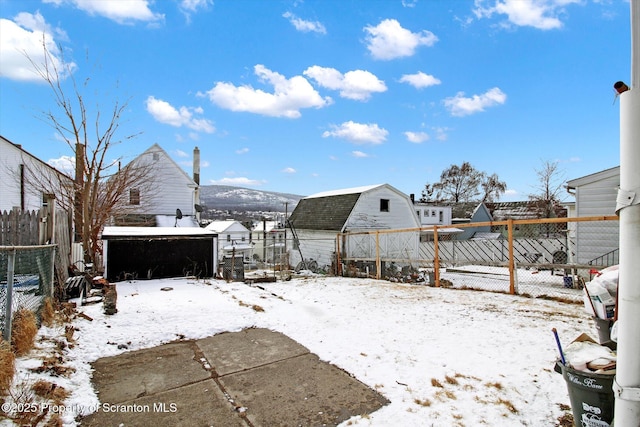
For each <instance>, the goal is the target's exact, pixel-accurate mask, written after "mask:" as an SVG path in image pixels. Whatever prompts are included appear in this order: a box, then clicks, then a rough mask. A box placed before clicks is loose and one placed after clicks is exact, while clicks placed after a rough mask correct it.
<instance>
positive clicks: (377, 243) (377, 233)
mask: <svg viewBox="0 0 640 427" xmlns="http://www.w3.org/2000/svg"><path fill="white" fill-rule="evenodd" d="M381 268H382V262H381V261H380V232H379V231H376V279H378V280H380V279H381V278H382V276H381V274H380V273H381V271H380V269H381Z"/></svg>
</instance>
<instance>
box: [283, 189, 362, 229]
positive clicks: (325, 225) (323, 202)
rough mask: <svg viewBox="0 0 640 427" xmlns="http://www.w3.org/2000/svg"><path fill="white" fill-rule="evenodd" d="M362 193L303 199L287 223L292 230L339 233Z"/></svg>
mask: <svg viewBox="0 0 640 427" xmlns="http://www.w3.org/2000/svg"><path fill="white" fill-rule="evenodd" d="M361 194H362V193H349V194H338V195H331V196H325V197H312V198H304V199H302V200H300V201H299V202H298V205H297V206H296V208H295V210H294V211H293V213H292V214H291V217H290V218H289V221H290V222H291V223H292V224H293V227H294V228H297V229H307V230H330V231H336V232H340V231H342V228H343V227H344V224H345V223H346V222H347V219H348V218H349V215H350V214H351V212H352V211H353V208H354V206H355V205H356V202H357V201H358V199H359V198H360V195H361Z"/></svg>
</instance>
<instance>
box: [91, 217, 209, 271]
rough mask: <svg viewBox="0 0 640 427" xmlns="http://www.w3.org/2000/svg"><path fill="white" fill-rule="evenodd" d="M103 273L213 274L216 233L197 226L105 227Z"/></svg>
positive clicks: (103, 234) (103, 236)
mask: <svg viewBox="0 0 640 427" xmlns="http://www.w3.org/2000/svg"><path fill="white" fill-rule="evenodd" d="M102 240H103V241H104V260H105V262H104V263H105V265H104V275H105V277H106V278H107V280H109V281H112V282H116V281H121V280H127V279H158V278H165V277H184V276H196V277H213V276H215V273H216V271H217V269H218V262H217V259H218V235H217V234H215V233H213V232H211V231H209V230H206V229H204V228H199V227H105V228H104V232H103V233H102Z"/></svg>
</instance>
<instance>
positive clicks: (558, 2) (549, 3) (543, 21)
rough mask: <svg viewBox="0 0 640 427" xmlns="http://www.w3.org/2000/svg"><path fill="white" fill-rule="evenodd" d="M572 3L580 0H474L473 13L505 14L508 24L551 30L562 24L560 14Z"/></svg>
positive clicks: (481, 16)
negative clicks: (487, 4)
mask: <svg viewBox="0 0 640 427" xmlns="http://www.w3.org/2000/svg"><path fill="white" fill-rule="evenodd" d="M486 3H489V4H490V6H485V4H486ZM572 3H580V0H476V2H475V9H474V13H475V15H476V16H477V17H478V18H490V17H492V16H493V15H494V14H498V15H506V17H507V22H508V25H516V26H526V27H533V28H537V29H539V30H552V29H556V28H561V27H562V26H563V23H562V21H561V20H560V16H561V15H562V14H563V13H564V7H565V6H567V5H569V4H572Z"/></svg>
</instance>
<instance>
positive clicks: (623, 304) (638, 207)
mask: <svg viewBox="0 0 640 427" xmlns="http://www.w3.org/2000/svg"><path fill="white" fill-rule="evenodd" d="M630 4H631V87H630V88H628V87H627V86H626V85H625V84H624V83H623V82H617V83H616V84H615V88H616V90H617V91H618V93H619V94H620V189H619V190H618V197H617V203H616V213H617V214H618V215H619V217H620V221H619V223H620V266H619V268H620V270H619V277H618V281H619V287H618V312H619V314H618V323H617V328H618V347H617V350H618V358H617V365H616V376H615V380H614V383H613V392H614V396H615V411H614V419H615V425H616V427H638V426H640V357H638V355H639V354H640V328H639V327H638V325H640V263H638V260H639V259H640V0H631V1H630Z"/></svg>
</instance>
